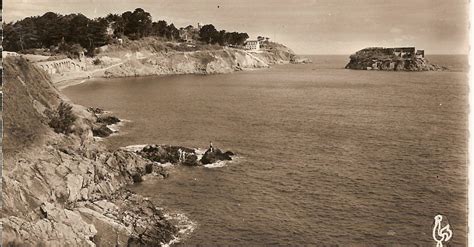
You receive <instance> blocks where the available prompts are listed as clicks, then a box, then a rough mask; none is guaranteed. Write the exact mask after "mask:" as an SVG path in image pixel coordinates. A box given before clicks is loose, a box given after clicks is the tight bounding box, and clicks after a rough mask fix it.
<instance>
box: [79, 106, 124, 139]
mask: <svg viewBox="0 0 474 247" xmlns="http://www.w3.org/2000/svg"><path fill="white" fill-rule="evenodd" d="M87 111H89V112H91V113H92V114H93V116H94V117H95V122H94V123H93V124H92V134H93V135H94V136H97V137H102V138H103V137H108V136H110V135H111V134H112V133H114V131H113V130H112V129H110V128H109V127H108V125H112V124H117V123H120V122H121V121H120V119H119V118H117V117H115V116H112V115H110V114H107V113H105V111H104V110H103V109H100V108H94V107H89V108H87Z"/></svg>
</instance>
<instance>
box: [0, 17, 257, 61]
mask: <svg viewBox="0 0 474 247" xmlns="http://www.w3.org/2000/svg"><path fill="white" fill-rule="evenodd" d="M190 27H192V26H190ZM186 29H188V30H189V27H187V28H186ZM195 31H196V34H197V35H199V36H200V40H201V41H203V42H205V43H208V44H220V45H242V44H243V43H244V42H245V40H246V39H248V35H247V34H246V33H237V32H231V33H228V32H226V31H225V30H222V31H217V30H216V29H215V27H214V26H213V25H206V26H204V27H202V29H201V30H200V31H198V30H195ZM147 36H159V37H163V38H166V39H169V40H179V39H180V30H179V29H178V28H176V27H175V26H174V24H168V23H167V22H166V21H163V20H161V21H157V22H153V20H152V17H151V15H150V13H148V12H146V11H145V10H143V9H141V8H137V9H135V10H134V11H133V12H132V11H127V12H124V13H122V14H121V15H119V14H109V15H107V16H106V17H99V18H95V19H89V18H87V17H86V16H84V15H82V14H69V15H60V14H56V13H53V12H48V13H46V14H44V15H42V16H34V17H27V18H25V19H23V20H20V21H17V22H10V23H7V24H5V23H4V24H3V37H4V40H3V48H4V49H5V50H8V51H22V50H28V49H34V48H52V47H58V48H59V49H60V50H61V49H64V50H68V51H71V49H72V50H74V51H76V50H81V49H82V48H85V49H86V51H88V52H89V53H91V52H93V51H94V49H95V48H96V47H99V46H102V45H105V44H109V43H111V42H112V41H113V38H114V37H118V38H122V37H127V38H129V39H132V40H135V39H140V38H143V37H147Z"/></svg>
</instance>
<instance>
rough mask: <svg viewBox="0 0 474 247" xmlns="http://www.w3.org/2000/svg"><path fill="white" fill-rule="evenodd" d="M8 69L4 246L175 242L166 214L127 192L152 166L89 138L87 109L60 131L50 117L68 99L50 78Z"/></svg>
mask: <svg viewBox="0 0 474 247" xmlns="http://www.w3.org/2000/svg"><path fill="white" fill-rule="evenodd" d="M3 66H4V75H5V77H4V78H5V81H4V92H5V94H4V95H5V96H4V113H3V117H4V123H5V125H4V140H3V148H4V163H3V180H2V187H3V191H2V197H3V205H2V206H3V207H2V209H1V213H2V219H1V222H2V224H3V235H2V242H3V244H4V245H5V246H9V245H22V246H38V245H41V246H157V245H160V244H163V243H168V242H170V241H171V240H173V239H174V238H175V237H176V234H177V233H178V231H179V229H177V227H175V226H174V225H173V224H172V223H171V222H170V219H169V217H167V215H166V214H165V213H164V212H163V211H162V209H159V208H157V207H156V206H155V205H153V203H151V202H150V201H148V200H147V199H146V198H143V197H141V196H139V195H136V194H133V193H131V192H130V191H127V190H126V189H124V187H125V186H126V185H129V184H132V183H134V181H136V180H137V179H139V178H140V177H141V176H143V175H145V174H146V173H147V171H149V170H150V169H147V168H146V167H147V165H148V166H149V165H150V161H148V160H145V159H143V158H141V157H139V156H138V155H137V154H135V153H133V152H128V151H124V150H118V151H114V152H111V151H107V150H106V149H105V148H104V147H103V146H102V145H101V144H100V143H98V142H96V141H95V140H94V138H93V136H92V131H91V128H92V126H93V123H94V121H96V119H94V115H93V114H92V113H90V112H88V111H87V110H86V109H85V108H84V107H82V106H78V105H73V104H71V103H69V104H71V105H72V106H73V108H72V111H73V113H74V115H75V116H76V118H75V121H74V122H73V124H72V126H71V133H69V134H63V133H57V132H55V131H54V130H53V129H52V128H51V127H50V124H49V123H50V120H51V119H49V116H48V114H46V112H48V111H54V110H55V109H57V107H58V105H59V104H60V103H61V102H67V99H65V98H64V97H63V96H62V95H61V94H60V93H59V92H58V91H57V90H56V88H55V87H53V86H52V83H51V80H50V78H49V76H48V75H47V74H46V73H45V72H44V71H42V70H41V69H39V68H38V67H36V66H33V65H32V64H30V63H29V62H27V61H26V60H25V59H23V58H6V59H5V60H4V63H3ZM151 165H153V164H151ZM156 169H160V168H159V167H156V168H155V169H152V170H156Z"/></svg>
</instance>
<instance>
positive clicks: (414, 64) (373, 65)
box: [346, 48, 446, 71]
mask: <svg viewBox="0 0 474 247" xmlns="http://www.w3.org/2000/svg"><path fill="white" fill-rule="evenodd" d="M346 69H356V70H384V71H438V70H445V69H446V68H443V67H441V66H438V65H435V64H431V63H430V62H429V61H428V60H427V59H425V58H423V57H410V58H402V57H399V56H396V55H394V54H387V53H386V52H385V49H383V48H366V49H362V50H360V51H358V52H356V53H355V54H353V55H351V56H350V61H349V63H348V64H347V65H346Z"/></svg>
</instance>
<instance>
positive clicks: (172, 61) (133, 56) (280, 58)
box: [95, 40, 309, 77]
mask: <svg viewBox="0 0 474 247" xmlns="http://www.w3.org/2000/svg"><path fill="white" fill-rule="evenodd" d="M140 42H142V43H140V44H142V46H141V48H134V49H129V48H122V49H119V50H117V49H112V48H111V49H110V51H106V52H103V53H101V54H100V55H99V56H98V59H99V60H100V61H102V63H103V64H104V66H108V67H106V69H104V70H103V75H98V74H96V75H95V76H104V77H128V76H149V75H168V74H218V73H230V72H233V71H239V70H245V69H255V68H267V67H269V66H270V65H272V64H283V63H302V62H305V63H306V62H309V60H308V59H300V58H298V57H297V56H296V55H295V54H294V52H293V51H291V50H290V49H288V48H287V47H285V46H283V45H280V44H276V43H272V46H271V47H270V48H269V49H266V50H264V51H260V52H249V51H245V50H242V49H234V48H220V49H210V50H196V51H177V50H169V49H166V50H165V49H151V47H153V44H154V43H153V40H151V41H150V40H144V41H140ZM132 50H134V51H133V52H132ZM107 63H109V64H107ZM114 64H115V65H114Z"/></svg>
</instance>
